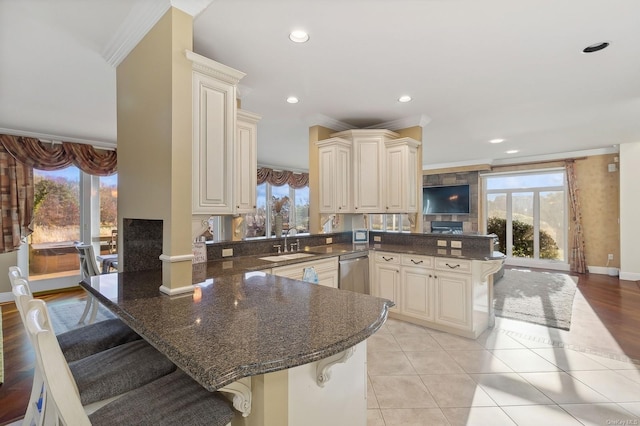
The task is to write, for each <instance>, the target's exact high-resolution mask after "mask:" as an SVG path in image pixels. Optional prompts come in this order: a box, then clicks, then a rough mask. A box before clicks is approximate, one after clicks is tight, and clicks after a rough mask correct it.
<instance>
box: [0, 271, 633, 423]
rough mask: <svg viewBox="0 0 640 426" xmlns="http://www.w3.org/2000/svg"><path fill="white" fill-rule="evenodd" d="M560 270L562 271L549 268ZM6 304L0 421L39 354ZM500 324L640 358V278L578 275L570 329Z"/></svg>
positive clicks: (14, 412) (19, 406)
mask: <svg viewBox="0 0 640 426" xmlns="http://www.w3.org/2000/svg"><path fill="white" fill-rule="evenodd" d="M550 272H557V271H550ZM39 298H42V299H44V300H45V301H47V303H50V304H55V303H60V302H61V301H67V300H70V299H76V300H84V298H85V294H84V291H83V290H81V289H78V290H72V291H65V292H62V293H55V294H48V295H43V296H39ZM1 307H2V324H3V333H4V356H5V359H4V365H5V382H4V384H2V385H0V425H5V424H7V423H11V422H13V421H16V420H18V419H20V418H22V416H23V414H24V411H25V408H26V403H27V400H28V399H29V393H30V391H31V383H32V379H33V366H34V362H35V359H34V355H33V351H32V350H31V347H30V343H29V340H28V338H27V336H26V333H25V331H24V328H23V325H22V322H21V321H20V317H19V314H18V311H17V309H16V307H15V305H14V304H13V303H5V304H2V305H1ZM496 326H497V327H500V328H502V329H505V330H509V331H513V332H514V333H519V334H521V335H526V336H530V337H536V336H540V335H542V336H546V337H547V338H550V339H552V340H554V341H561V342H563V343H564V344H566V345H569V346H571V347H574V348H577V349H581V350H587V351H594V352H597V353H600V354H610V355H612V356H614V357H615V356H620V357H626V358H630V359H632V360H637V361H638V362H640V283H638V282H635V281H621V280H618V279H617V278H616V277H610V276H608V275H597V274H590V275H589V274H584V275H579V281H578V291H577V292H576V296H575V300H574V306H573V316H572V321H571V330H569V331H563V330H557V329H548V328H546V327H540V326H534V325H531V324H527V323H523V322H519V321H511V320H503V319H499V320H498V321H497V322H496Z"/></svg>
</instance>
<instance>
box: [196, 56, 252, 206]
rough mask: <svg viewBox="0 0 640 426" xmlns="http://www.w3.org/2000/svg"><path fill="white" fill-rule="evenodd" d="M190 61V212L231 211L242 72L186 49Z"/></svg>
mask: <svg viewBox="0 0 640 426" xmlns="http://www.w3.org/2000/svg"><path fill="white" fill-rule="evenodd" d="M187 58H188V59H189V60H191V62H192V69H193V72H192V77H193V81H192V88H193V92H192V101H193V111H192V114H193V149H192V155H193V171H192V175H193V180H192V210H193V214H203V215H213V214H231V213H233V210H234V204H233V195H234V194H233V180H234V139H235V132H236V85H237V84H238V82H239V81H240V79H241V78H242V77H244V75H245V74H244V73H242V72H240V71H237V70H234V69H233V68H230V67H227V66H226V65H223V64H220V63H218V62H215V61H212V60H211V59H208V58H205V57H203V56H200V55H198V54H195V53H193V52H189V51H188V52H187Z"/></svg>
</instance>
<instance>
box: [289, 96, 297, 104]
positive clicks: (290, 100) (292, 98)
mask: <svg viewBox="0 0 640 426" xmlns="http://www.w3.org/2000/svg"><path fill="white" fill-rule="evenodd" d="M287 102H289V103H290V104H297V103H298V102H300V100H299V99H298V98H296V97H295V96H289V97H288V98H287Z"/></svg>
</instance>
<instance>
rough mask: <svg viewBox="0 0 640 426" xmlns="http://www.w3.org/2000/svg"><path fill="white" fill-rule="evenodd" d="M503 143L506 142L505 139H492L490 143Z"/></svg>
mask: <svg viewBox="0 0 640 426" xmlns="http://www.w3.org/2000/svg"><path fill="white" fill-rule="evenodd" d="M502 142H504V139H491V140H490V141H489V143H502Z"/></svg>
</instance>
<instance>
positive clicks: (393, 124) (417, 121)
mask: <svg viewBox="0 0 640 426" xmlns="http://www.w3.org/2000/svg"><path fill="white" fill-rule="evenodd" d="M429 122H431V117H429V116H427V115H425V114H421V115H414V116H410V117H404V118H399V119H397V120H391V121H386V122H384V123H378V124H375V125H373V126H369V127H366V128H367V129H389V130H400V129H406V128H409V127H414V126H420V127H424V126H426V125H427V124H429Z"/></svg>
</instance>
